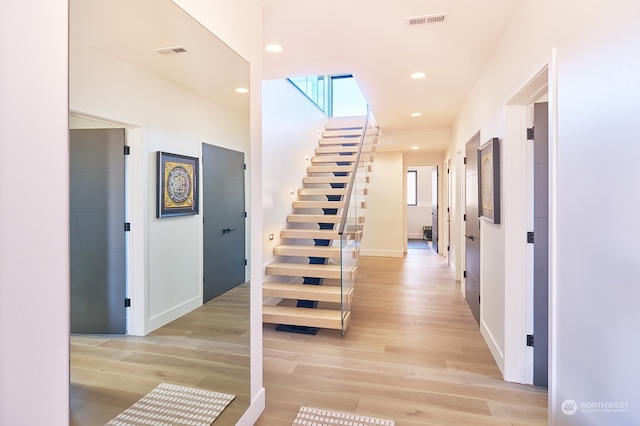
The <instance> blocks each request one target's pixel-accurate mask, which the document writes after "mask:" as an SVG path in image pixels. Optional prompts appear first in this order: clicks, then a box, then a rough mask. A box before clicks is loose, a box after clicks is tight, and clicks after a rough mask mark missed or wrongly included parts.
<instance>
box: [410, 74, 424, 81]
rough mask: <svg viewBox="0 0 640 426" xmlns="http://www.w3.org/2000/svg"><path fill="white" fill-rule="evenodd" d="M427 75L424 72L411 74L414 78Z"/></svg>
mask: <svg viewBox="0 0 640 426" xmlns="http://www.w3.org/2000/svg"><path fill="white" fill-rule="evenodd" d="M426 76H427V74H425V73H423V72H414V73H413V74H411V75H410V77H411V78H413V79H416V80H417V79H419V78H425V77H426Z"/></svg>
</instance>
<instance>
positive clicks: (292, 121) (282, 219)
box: [260, 80, 327, 270]
mask: <svg viewBox="0 0 640 426" xmlns="http://www.w3.org/2000/svg"><path fill="white" fill-rule="evenodd" d="M262 90H263V104H262V107H263V120H264V122H263V123H264V124H263V128H262V141H263V162H264V163H263V164H264V165H263V170H262V188H263V189H262V191H263V203H262V215H263V221H264V222H263V235H261V238H260V243H261V244H262V246H263V249H264V259H263V265H266V264H268V263H271V262H272V261H273V248H274V247H275V246H277V245H279V244H283V243H284V242H283V241H282V240H281V238H280V231H281V230H282V229H284V228H286V227H287V226H288V225H287V215H288V214H291V213H292V212H293V210H292V209H293V207H292V205H291V203H292V202H293V201H295V200H297V199H298V189H299V188H302V178H303V177H304V176H306V175H307V167H308V166H310V165H311V161H310V160H309V159H310V158H311V157H312V156H313V155H314V152H315V148H317V147H318V139H319V138H320V132H322V131H323V130H324V125H325V123H326V122H327V116H326V115H325V114H324V113H323V112H322V111H320V110H319V109H318V108H317V107H316V106H315V105H314V104H313V103H312V102H311V101H309V100H308V99H307V98H306V97H304V96H303V95H302V94H301V93H300V91H299V90H298V89H296V88H295V87H294V86H293V85H292V84H290V83H289V82H287V81H285V80H266V81H264V82H263V83H262ZM292 190H293V192H294V193H293V194H291V191H292ZM269 234H273V235H274V239H273V240H271V241H269V238H268V236H269ZM289 260H290V261H295V259H289ZM263 270H264V269H263Z"/></svg>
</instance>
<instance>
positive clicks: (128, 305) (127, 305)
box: [124, 297, 131, 308]
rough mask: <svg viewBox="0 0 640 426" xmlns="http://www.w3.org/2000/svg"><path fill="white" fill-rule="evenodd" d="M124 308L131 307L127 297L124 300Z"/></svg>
mask: <svg viewBox="0 0 640 426" xmlns="http://www.w3.org/2000/svg"><path fill="white" fill-rule="evenodd" d="M124 307H125V308H130V307H131V299H129V298H128V297H127V298H125V299H124Z"/></svg>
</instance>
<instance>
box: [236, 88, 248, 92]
mask: <svg viewBox="0 0 640 426" xmlns="http://www.w3.org/2000/svg"><path fill="white" fill-rule="evenodd" d="M236 92H237V93H249V89H247V88H246V87H238V88H237V89H236Z"/></svg>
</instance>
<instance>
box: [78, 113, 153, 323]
mask: <svg viewBox="0 0 640 426" xmlns="http://www.w3.org/2000/svg"><path fill="white" fill-rule="evenodd" d="M69 115H71V116H74V117H77V118H81V119H85V120H91V121H95V122H99V123H104V124H105V125H106V126H109V127H117V128H124V129H125V140H126V144H127V145H128V146H129V147H130V149H131V154H130V156H129V158H126V159H125V161H126V171H125V173H126V176H125V178H126V180H125V182H126V183H125V185H126V188H125V198H126V200H125V217H126V220H127V221H128V222H130V223H131V232H129V235H128V236H127V239H126V245H127V283H126V286H127V290H126V291H127V297H129V298H130V299H131V307H130V308H129V310H128V312H127V314H126V315H127V323H126V328H127V334H129V335H134V336H144V335H145V334H146V333H147V330H148V327H147V324H146V321H145V317H146V311H147V306H148V300H147V297H146V294H147V286H146V276H147V273H146V272H147V258H146V249H147V247H146V246H147V240H146V236H147V226H148V225H147V220H145V218H146V210H147V206H146V203H145V201H144V200H146V198H145V197H144V196H141V194H145V193H146V190H145V188H147V187H148V186H147V183H148V182H147V180H148V179H147V165H146V162H145V161H142V159H143V158H144V153H145V152H146V138H145V132H144V129H143V128H142V127H141V126H138V125H135V124H131V123H128V122H126V121H124V120H121V119H118V118H114V117H107V115H106V114H100V113H90V112H86V109H84V108H82V107H78V106H70V107H69ZM141 302H142V303H141Z"/></svg>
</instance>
